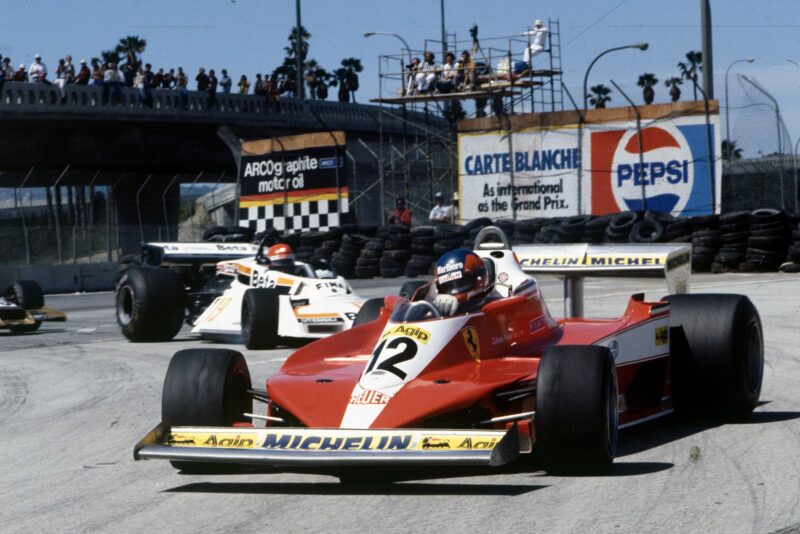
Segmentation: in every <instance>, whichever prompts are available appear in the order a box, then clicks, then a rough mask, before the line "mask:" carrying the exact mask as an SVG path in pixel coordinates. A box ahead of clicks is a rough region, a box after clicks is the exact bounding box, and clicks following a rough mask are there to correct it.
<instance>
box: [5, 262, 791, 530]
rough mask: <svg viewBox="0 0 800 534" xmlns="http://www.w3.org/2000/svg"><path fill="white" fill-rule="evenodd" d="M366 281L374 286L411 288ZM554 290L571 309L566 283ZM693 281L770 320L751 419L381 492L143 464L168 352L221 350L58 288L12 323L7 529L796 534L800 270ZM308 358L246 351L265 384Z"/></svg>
mask: <svg viewBox="0 0 800 534" xmlns="http://www.w3.org/2000/svg"><path fill="white" fill-rule="evenodd" d="M354 285H356V287H357V290H358V291H359V293H361V294H363V295H364V296H378V295H383V294H386V293H388V292H392V291H396V290H397V288H398V287H399V283H398V282H397V281H390V282H383V281H371V282H368V283H361V284H359V283H356V284H354ZM541 285H542V287H543V288H544V292H545V295H546V296H548V297H549V302H550V307H551V310H552V311H553V312H554V314H560V302H558V298H559V297H560V286H559V285H558V283H557V282H556V281H547V280H544V281H542V282H541ZM692 287H693V291H694V292H700V291H708V292H738V293H744V294H746V295H748V296H750V298H751V299H752V300H753V301H754V302H755V304H756V306H757V308H758V309H759V311H760V313H761V317H762V321H763V324H764V331H765V333H764V336H765V350H766V367H765V374H764V386H763V389H762V394H761V399H762V402H761V405H760V406H759V407H758V408H757V409H756V411H755V413H754V414H753V416H752V418H751V419H750V420H749V421H748V422H746V423H742V424H726V425H713V424H700V423H686V422H682V421H680V420H677V419H676V418H675V417H672V416H670V417H667V418H664V419H661V420H658V421H654V422H652V423H648V424H645V425H643V426H640V427H638V428H634V429H629V430H625V431H622V433H621V436H620V448H619V451H618V458H617V460H616V462H615V465H614V468H613V470H612V471H611V473H610V474H607V475H604V476H592V477H554V476H548V475H546V474H544V473H543V472H541V471H535V470H531V469H530V468H528V470H523V471H519V470H504V471H490V470H487V471H485V472H481V473H475V472H459V471H451V472H447V473H431V474H429V477H436V478H422V479H416V480H409V481H404V482H399V483H395V484H390V485H372V486H369V485H368V486H343V485H340V484H339V483H338V480H337V479H335V478H333V477H328V476H322V475H309V474H296V473H270V472H266V473H256V474H245V475H216V476H213V475H184V474H180V473H179V472H177V471H175V470H173V469H172V468H171V467H170V465H169V464H168V463H167V462H159V461H148V462H134V461H133V458H132V449H133V445H134V444H135V443H136V442H137V441H138V440H139V439H140V438H141V437H142V436H143V435H144V434H145V433H147V432H148V431H149V430H150V429H151V428H152V427H153V426H154V425H155V424H156V423H157V422H158V421H159V416H160V403H161V385H162V382H163V378H164V374H165V372H166V368H167V364H168V362H169V358H170V357H171V356H172V354H173V353H174V352H175V351H176V350H179V349H182V348H187V347H213V346H218V345H216V344H212V343H206V342H203V341H201V340H199V339H197V338H195V337H193V336H192V335H191V334H189V333H188V330H186V329H184V331H182V332H181V334H180V335H179V336H178V338H177V339H176V340H175V341H173V342H171V343H162V344H132V343H128V342H127V341H125V340H124V338H122V336H121V335H120V333H119V331H118V329H117V326H116V324H115V323H114V317H113V307H112V306H113V295H112V294H111V293H100V294H92V295H58V296H50V297H48V298H47V303H48V305H50V306H52V307H55V308H60V309H62V310H64V311H66V312H67V314H68V317H69V320H68V322H66V323H60V324H59V323H52V324H45V325H44V326H43V327H42V329H41V330H40V331H39V332H37V333H35V334H31V335H26V336H11V335H7V334H2V333H0V481H1V482H0V531H2V532H31V531H44V530H47V531H56V532H86V531H90V532H97V531H100V532H142V531H146V530H147V531H149V530H156V529H157V530H160V531H165V530H173V531H180V532H190V531H198V530H203V531H207V532H210V531H225V532H240V531H245V532H247V531H256V530H258V531H266V532H279V531H280V532H305V531H314V532H318V531H324V532H329V531H344V532H359V531H360V532H408V531H419V532H431V533H433V532H435V533H437V534H438V533H441V532H467V531H478V530H489V529H490V530H492V531H500V532H531V531H546V532H648V533H649V532H777V531H780V532H790V531H791V532H794V531H797V530H798V529H800V401H799V400H798V399H800V389H799V388H798V387H797V384H798V379H799V378H800V358H799V357H798V353H799V351H798V345H800V336H798V329H797V323H798V318H800V278H798V277H797V276H796V275H783V274H761V275H744V274H743V275H717V276H702V275H701V276H695V277H694V278H693V279H692ZM641 289H645V290H647V297H648V298H658V297H660V296H661V295H662V294H663V293H664V290H663V282H659V281H649V280H648V281H641V280H633V281H631V280H621V279H605V280H600V279H595V280H591V281H589V282H588V283H587V288H586V303H587V306H586V312H587V315H599V316H613V315H619V314H620V313H621V312H622V310H623V307H624V305H625V301H626V300H627V297H628V295H629V294H630V293H632V292H634V291H638V290H641ZM236 348H237V349H239V350H243V347H241V346H237V347H236ZM291 350H292V349H290V348H281V349H277V350H272V351H260V352H255V351H244V350H243V352H244V353H245V356H246V358H247V361H248V363H249V366H250V372H251V375H252V376H253V381H254V383H255V384H259V383H263V380H264V379H265V378H266V377H267V376H268V375H270V374H271V373H273V372H275V371H276V370H277V369H278V368H279V367H280V365H281V363H282V362H283V361H284V359H285V358H286V357H287V356H288V355H289V354H290V353H291Z"/></svg>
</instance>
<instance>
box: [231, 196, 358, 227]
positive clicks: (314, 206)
mask: <svg viewBox="0 0 800 534" xmlns="http://www.w3.org/2000/svg"><path fill="white" fill-rule="evenodd" d="M340 202H341V205H340V209H339V210H337V209H336V199H331V200H310V201H301V202H290V203H288V204H269V205H266V206H257V207H254V206H251V207H248V208H242V209H241V210H240V213H241V215H242V219H241V220H240V221H239V222H240V224H241V225H242V226H249V227H252V228H255V229H256V232H262V231H264V230H266V229H267V228H268V227H272V228H275V229H276V230H279V231H282V232H283V231H286V232H304V231H307V230H329V229H331V228H335V227H337V226H339V217H340V215H341V214H342V213H346V212H347V209H348V204H347V197H345V196H343V197H342V198H341V199H340Z"/></svg>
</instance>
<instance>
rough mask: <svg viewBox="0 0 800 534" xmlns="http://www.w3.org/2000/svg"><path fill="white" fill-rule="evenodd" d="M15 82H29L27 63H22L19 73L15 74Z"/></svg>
mask: <svg viewBox="0 0 800 534" xmlns="http://www.w3.org/2000/svg"><path fill="white" fill-rule="evenodd" d="M14 81H15V82H27V81H28V71H27V70H25V63H21V64H20V66H19V68H18V69H17V72H15V73H14Z"/></svg>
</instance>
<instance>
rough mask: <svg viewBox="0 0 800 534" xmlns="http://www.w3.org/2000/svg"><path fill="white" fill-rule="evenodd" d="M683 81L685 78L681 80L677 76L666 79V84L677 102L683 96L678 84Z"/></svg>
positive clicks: (672, 97)
mask: <svg viewBox="0 0 800 534" xmlns="http://www.w3.org/2000/svg"><path fill="white" fill-rule="evenodd" d="M682 83H683V80H681V79H680V78H678V77H677V76H673V77H672V78H669V79H668V80H665V81H664V85H666V86H667V87H669V88H670V90H669V96H670V98H671V99H672V101H673V102H677V101H678V100H680V98H681V88H680V87H678V86H679V85H681V84H682Z"/></svg>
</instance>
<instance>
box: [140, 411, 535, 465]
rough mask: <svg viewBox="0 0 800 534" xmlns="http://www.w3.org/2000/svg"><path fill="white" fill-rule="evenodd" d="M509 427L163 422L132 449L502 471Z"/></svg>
mask: <svg viewBox="0 0 800 534" xmlns="http://www.w3.org/2000/svg"><path fill="white" fill-rule="evenodd" d="M519 451H520V444H519V433H518V430H517V425H516V424H514V425H512V426H511V427H510V428H509V429H508V430H479V429H471V430H444V429H377V430H373V429H363V430H361V429H336V428H289V427H275V428H248V427H233V428H231V427H219V428H214V427H170V426H169V425H167V423H166V422H162V423H161V424H159V425H158V426H156V428H154V429H153V430H152V431H151V432H150V433H149V434H148V435H147V436H145V437H144V438H143V439H142V440H141V441H140V442H139V443H138V444H137V445H136V447H135V448H134V451H133V457H134V459H135V460H172V461H185V462H204V463H233V464H244V465H251V466H261V467H277V468H281V467H283V468H287V467H288V468H291V467H303V468H316V469H326V468H327V469H331V468H333V469H335V468H345V467H355V466H359V467H367V466H393V465H395V466H401V465H402V466H408V465H477V466H480V465H483V466H489V465H491V466H499V465H504V464H506V463H508V462H511V461H513V460H515V459H516V458H517V457H518V456H519Z"/></svg>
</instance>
